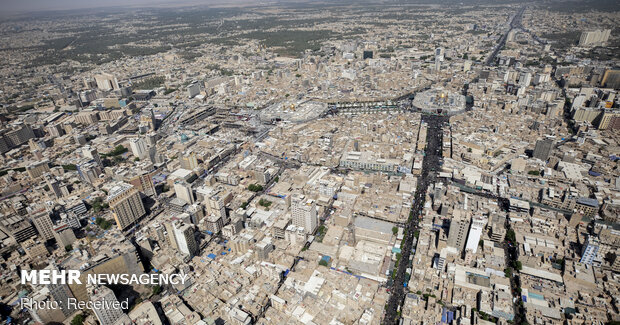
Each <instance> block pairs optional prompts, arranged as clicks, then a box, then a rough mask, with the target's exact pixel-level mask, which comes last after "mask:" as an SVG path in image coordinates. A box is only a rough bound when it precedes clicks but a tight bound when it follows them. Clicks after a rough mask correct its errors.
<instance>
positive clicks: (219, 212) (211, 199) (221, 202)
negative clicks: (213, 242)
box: [204, 190, 230, 225]
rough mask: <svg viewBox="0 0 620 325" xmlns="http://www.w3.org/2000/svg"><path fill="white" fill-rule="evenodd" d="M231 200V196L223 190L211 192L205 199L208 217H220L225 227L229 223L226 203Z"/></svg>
mask: <svg viewBox="0 0 620 325" xmlns="http://www.w3.org/2000/svg"><path fill="white" fill-rule="evenodd" d="M229 198H230V194H229V193H227V192H226V191H223V190H216V191H214V192H211V193H210V194H209V195H208V196H206V197H205V198H204V202H205V208H206V210H207V214H208V215H213V216H218V217H220V218H221V219H222V220H221V222H222V223H223V224H224V225H225V224H227V223H228V216H227V215H226V203H227V199H229Z"/></svg>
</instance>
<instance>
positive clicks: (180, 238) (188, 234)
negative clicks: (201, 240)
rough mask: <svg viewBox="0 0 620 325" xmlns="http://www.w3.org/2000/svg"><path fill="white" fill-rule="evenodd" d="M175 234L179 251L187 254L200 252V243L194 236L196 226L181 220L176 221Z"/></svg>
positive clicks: (173, 225)
mask: <svg viewBox="0 0 620 325" xmlns="http://www.w3.org/2000/svg"><path fill="white" fill-rule="evenodd" d="M172 227H173V228H174V236H175V238H176V242H177V247H178V249H179V251H180V252H181V253H183V254H185V255H189V256H194V255H196V254H197V253H198V244H197V243H196V239H195V238H194V227H192V226H191V225H189V224H186V223H183V222H181V221H180V220H176V221H174V223H173V224H172Z"/></svg>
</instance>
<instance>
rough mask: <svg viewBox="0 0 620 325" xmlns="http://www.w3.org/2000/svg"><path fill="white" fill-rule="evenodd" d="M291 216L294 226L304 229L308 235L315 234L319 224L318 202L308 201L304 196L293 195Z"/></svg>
mask: <svg viewBox="0 0 620 325" xmlns="http://www.w3.org/2000/svg"><path fill="white" fill-rule="evenodd" d="M291 215H292V217H293V225H295V226H297V227H303V228H304V230H305V231H306V233H308V234H312V233H314V231H315V230H316V228H317V226H318V224H319V218H318V215H317V211H316V202H315V201H314V200H311V199H306V197H305V196H304V195H302V194H293V196H292V197H291Z"/></svg>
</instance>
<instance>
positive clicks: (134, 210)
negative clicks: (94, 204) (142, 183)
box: [107, 182, 146, 230]
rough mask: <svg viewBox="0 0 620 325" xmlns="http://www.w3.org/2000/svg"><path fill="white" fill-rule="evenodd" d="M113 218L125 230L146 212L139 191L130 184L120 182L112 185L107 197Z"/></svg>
mask: <svg viewBox="0 0 620 325" xmlns="http://www.w3.org/2000/svg"><path fill="white" fill-rule="evenodd" d="M107 202H108V204H109V205H110V208H111V209H112V211H114V219H115V220H116V224H117V225H118V228H119V229H120V230H125V229H127V228H128V227H129V226H131V225H133V224H134V223H135V222H136V221H137V220H138V219H140V218H142V217H143V216H144V215H145V214H146V210H145V209H144V204H143V203H142V199H141V198H140V192H138V190H137V189H136V188H135V187H134V186H133V185H131V184H127V183H125V182H120V183H118V184H117V185H116V186H114V187H113V188H112V189H111V190H110V192H109V194H108V198H107Z"/></svg>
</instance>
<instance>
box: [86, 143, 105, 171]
mask: <svg viewBox="0 0 620 325" xmlns="http://www.w3.org/2000/svg"><path fill="white" fill-rule="evenodd" d="M82 156H83V157H84V158H86V159H90V160H92V161H94V162H95V163H97V165H99V167H103V163H102V162H101V156H99V152H98V151H97V149H96V148H93V147H91V146H84V147H82Z"/></svg>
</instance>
